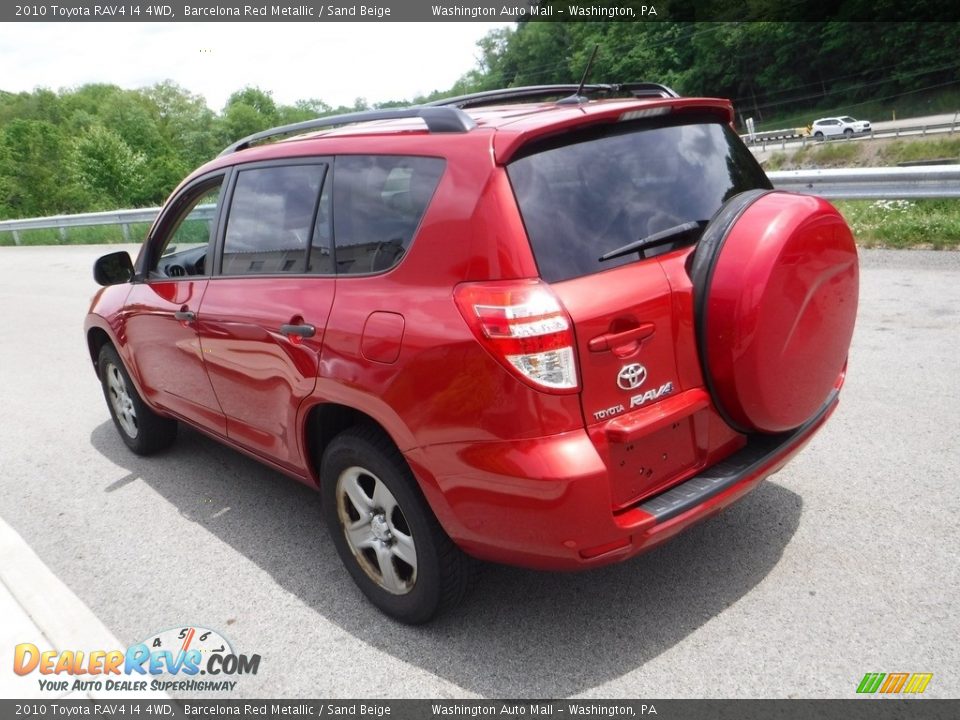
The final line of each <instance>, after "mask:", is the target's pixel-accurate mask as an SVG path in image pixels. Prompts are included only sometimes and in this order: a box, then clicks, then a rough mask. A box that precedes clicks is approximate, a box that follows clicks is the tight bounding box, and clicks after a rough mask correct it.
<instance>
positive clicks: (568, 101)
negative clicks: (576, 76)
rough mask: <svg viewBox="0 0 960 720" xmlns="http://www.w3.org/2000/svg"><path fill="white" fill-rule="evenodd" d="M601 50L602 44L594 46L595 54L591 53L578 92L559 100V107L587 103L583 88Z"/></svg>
mask: <svg viewBox="0 0 960 720" xmlns="http://www.w3.org/2000/svg"><path fill="white" fill-rule="evenodd" d="M599 49H600V43H597V44H596V45H594V46H593V52H592V53H590V59H589V60H588V61H587V67H585V68H584V70H583V77H581V78H580V85H579V86H578V87H577V91H576V92H575V93H574V94H573V95H570V96H568V97H565V98H563V99H561V100H557V105H580V104H581V103H583V102H585V101H586V98H585V97H583V96H582V95H581V94H580V93H582V92H583V86H584V85H586V83H587V75H588V74H589V73H590V68H592V67H593V61H594V60H595V59H596V57H597V50H599Z"/></svg>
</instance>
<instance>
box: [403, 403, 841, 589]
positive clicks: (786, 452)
mask: <svg viewBox="0 0 960 720" xmlns="http://www.w3.org/2000/svg"><path fill="white" fill-rule="evenodd" d="M838 395H839V392H838V391H837V390H835V391H833V393H832V394H831V395H830V397H829V398H828V400H827V402H826V403H824V405H823V406H822V407H821V408H820V410H819V411H818V412H817V414H816V415H815V416H814V417H813V418H811V419H810V420H809V421H808V422H806V423H805V424H804V425H802V426H801V427H799V428H797V429H796V430H793V431H790V432H788V433H782V434H779V435H765V436H754V437H751V438H749V440H748V442H747V444H746V446H745V447H743V448H742V449H740V450H738V451H737V452H735V453H733V454H732V455H730V456H729V457H727V458H726V459H725V460H723V461H721V462H719V463H717V464H715V465H712V466H710V467H708V468H705V469H704V470H703V471H701V472H700V473H699V474H697V475H695V476H694V477H691V478H689V479H687V480H685V481H683V482H681V483H680V484H678V485H675V486H673V487H672V488H670V489H668V490H667V491H665V492H663V493H660V494H659V495H656V496H654V497H650V498H646V499H644V500H643V501H641V502H640V503H638V504H636V505H634V506H631V507H627V508H625V509H623V510H620V511H618V512H616V513H614V512H613V511H612V510H611V507H612V505H611V500H610V489H609V488H610V485H609V481H608V477H607V474H606V469H605V467H604V465H603V462H602V460H601V458H600V457H599V455H598V454H597V452H596V450H595V448H594V446H593V443H592V442H591V441H590V439H589V437H588V436H587V434H586V432H585V431H576V432H571V433H564V434H562V435H558V436H553V437H550V438H537V439H533V440H523V441H508V442H495V443H479V444H456V445H439V446H432V447H426V448H417V449H415V450H412V451H410V452H409V453H407V459H408V461H409V462H410V464H411V467H412V468H413V470H414V472H415V473H416V475H417V476H418V478H419V479H420V480H421V485H422V486H423V489H424V492H425V494H426V495H427V499H428V500H429V502H430V504H431V506H432V507H433V509H434V512H435V513H436V514H437V517H438V519H439V520H440V522H441V524H442V525H443V526H444V529H445V530H446V531H447V533H448V534H449V535H450V536H451V537H452V538H453V539H454V541H455V542H457V544H458V545H460V546H461V547H462V548H463V549H464V550H465V551H466V552H468V553H469V554H471V555H474V556H475V557H478V558H481V559H484V560H490V561H493V562H501V563H506V564H510V565H520V566H525V567H531V568H538V569H553V570H576V569H582V568H587V567H593V566H599V565H605V564H609V563H613V562H619V561H621V560H625V559H627V558H630V557H633V556H634V555H637V554H639V553H641V552H644V551H646V550H649V549H650V548H652V547H654V546H656V545H658V544H660V543H661V542H663V541H665V540H667V539H669V538H671V537H673V536H674V535H676V534H677V533H679V532H681V531H682V530H684V529H685V528H687V527H689V526H691V525H693V524H694V523H697V522H699V521H701V520H704V519H706V518H708V517H710V516H712V515H715V514H716V513H718V512H720V511H721V510H722V509H723V508H725V507H727V506H728V505H730V504H731V503H733V502H735V501H736V500H738V499H739V498H741V497H743V496H744V495H745V494H746V493H747V492H749V491H750V490H752V489H753V488H754V487H756V485H757V484H759V482H760V481H761V480H763V479H764V478H765V477H767V476H769V475H771V474H773V473H775V472H777V471H778V470H779V469H780V468H782V467H783V466H784V465H785V464H786V463H787V462H788V461H789V460H790V459H791V458H792V457H793V456H794V455H796V454H797V452H799V451H800V450H801V449H802V448H803V446H804V445H805V444H806V443H807V442H808V441H809V440H810V438H811V437H812V436H813V435H814V433H815V432H816V431H817V430H818V429H819V428H820V426H822V425H823V424H824V423H825V422H826V420H827V419H828V418H829V417H830V415H831V414H832V413H833V411H834V410H835V409H836V406H837V402H838ZM438 469H440V470H439V472H438Z"/></svg>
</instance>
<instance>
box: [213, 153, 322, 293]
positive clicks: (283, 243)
mask: <svg viewBox="0 0 960 720" xmlns="http://www.w3.org/2000/svg"><path fill="white" fill-rule="evenodd" d="M325 169H326V166H325V165H288V166H286V167H265V168H251V169H249V170H241V171H240V173H239V175H238V177H237V183H236V186H235V188H234V191H233V199H232V200H231V201H230V215H229V218H228V219H227V230H226V239H225V241H224V248H223V265H222V273H223V274H224V275H250V274H261V273H303V272H306V263H307V247H308V246H309V245H310V242H311V236H312V234H313V227H314V223H315V217H316V210H317V200H318V197H319V195H320V185H321V184H322V182H323V176H324V172H325Z"/></svg>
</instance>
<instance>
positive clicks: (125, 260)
mask: <svg viewBox="0 0 960 720" xmlns="http://www.w3.org/2000/svg"><path fill="white" fill-rule="evenodd" d="M93 279H94V280H96V281H97V283H98V284H100V285H119V284H120V283H125V282H130V281H131V280H133V260H131V259H130V254H129V253H128V252H126V251H124V250H121V251H119V252H113V253H110V254H109V255H104V256H103V257H101V258H98V259H97V261H96V262H95V263H94V264H93Z"/></svg>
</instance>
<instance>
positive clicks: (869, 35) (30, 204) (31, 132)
mask: <svg viewBox="0 0 960 720" xmlns="http://www.w3.org/2000/svg"><path fill="white" fill-rule="evenodd" d="M595 45H599V48H600V49H599V52H598V54H597V59H596V62H595V64H594V67H593V69H592V71H591V73H590V76H589V79H590V80H592V81H597V82H599V81H631V80H656V81H659V82H663V83H666V84H668V85H671V86H673V87H674V88H675V89H677V90H678V91H680V92H681V93H682V94H686V95H712V96H721V97H729V98H731V99H732V100H733V101H734V103H735V107H736V108H737V110H738V118H742V117H746V116H751V117H754V118H755V119H756V120H757V121H758V122H759V123H760V124H761V126H763V125H764V124H770V123H772V124H778V122H780V121H781V120H782V119H783V118H786V117H792V116H794V115H796V116H797V117H800V116H801V115H802V114H803V112H804V111H805V109H810V110H811V111H812V110H813V109H815V108H824V107H832V108H841V107H849V106H853V105H856V104H863V103H866V102H873V103H876V102H881V103H884V107H893V108H894V109H895V110H896V112H897V114H898V116H905V115H907V114H909V112H910V109H919V110H924V111H928V110H940V109H943V108H941V107H940V105H941V104H944V103H946V104H949V103H952V102H954V101H955V100H956V99H957V97H958V91H960V79H958V77H960V76H958V69H960V56H958V55H957V53H956V48H957V47H960V23H895V24H890V23H843V22H841V23H666V22H663V23H660V22H657V23H602V22H598V23H520V24H518V25H517V26H516V27H511V28H506V29H501V30H496V31H493V32H491V33H489V34H488V35H487V36H486V37H484V38H483V39H482V40H481V41H480V42H479V43H478V53H479V59H478V63H477V66H476V68H475V69H474V70H472V71H470V72H469V73H467V74H466V75H465V76H464V77H462V78H461V79H460V80H459V81H458V82H457V83H456V84H455V85H454V86H453V87H451V88H446V89H440V90H437V91H436V92H434V93H432V94H431V95H430V96H429V97H422V98H408V99H395V100H390V101H385V102H380V103H377V104H376V105H375V107H390V106H396V105H405V104H410V103H412V102H421V101H424V100H429V99H433V98H437V97H441V96H447V95H455V94H462V93H466V92H472V91H476V90H484V89H490V88H499V87H507V86H519V85H531V84H545V83H559V82H564V83H567V82H575V81H577V80H579V78H580V76H581V74H582V72H583V69H584V66H585V64H586V60H587V58H588V56H589V54H590V52H591V51H592V49H593V47H594V46H595ZM0 82H2V80H0ZM366 107H368V104H367V103H366V101H364V100H362V99H358V100H357V101H356V102H355V103H354V105H353V106H352V107H338V108H332V107H330V105H329V104H327V103H326V102H324V101H323V100H322V99H304V100H301V101H299V102H296V103H294V104H293V105H282V104H278V103H276V102H275V101H274V99H273V98H272V96H271V93H270V92H269V91H268V90H263V89H259V88H252V87H247V88H243V89H240V90H238V91H237V92H235V93H234V94H233V95H232V96H231V97H230V99H229V101H228V102H227V104H226V105H225V106H224V107H223V108H221V109H220V110H219V112H215V111H213V110H211V109H210V108H208V107H207V105H206V103H205V102H204V100H203V98H201V97H199V96H197V95H195V94H193V93H192V92H190V90H189V89H186V88H183V87H179V86H178V85H176V84H173V83H171V82H165V83H161V84H158V85H155V86H153V87H149V88H143V89H139V90H125V89H121V88H119V87H116V86H114V85H104V84H97V85H86V86H83V87H79V88H72V89H61V90H57V91H54V90H50V89H37V90H35V91H33V92H29V93H18V94H14V93H6V92H0V219H8V218H19V217H36V216H42V215H52V214H59V213H76V212H85V211H94V210H104V209H116V208H126V207H145V206H152V205H158V204H160V203H162V202H163V200H164V198H165V197H166V196H167V195H168V194H169V192H170V191H171V190H172V189H173V187H174V186H175V185H176V184H177V183H178V182H179V181H180V180H181V179H182V178H183V177H184V176H185V175H186V174H187V173H188V172H190V171H191V170H192V169H194V168H195V167H197V166H198V165H200V164H202V163H203V162H205V161H207V160H209V159H210V158H212V157H214V156H215V155H216V154H217V153H218V152H219V151H220V150H221V149H222V148H223V147H225V146H226V145H228V144H230V143H231V142H233V141H234V140H236V139H238V138H240V137H243V136H245V135H248V134H250V133H253V132H256V131H258V130H262V129H264V128H267V127H271V126H275V125H280V124H284V123H289V122H297V121H300V120H305V119H308V118H312V117H317V116H319V115H324V114H328V113H332V112H344V111H350V110H358V109H364V108H366Z"/></svg>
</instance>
